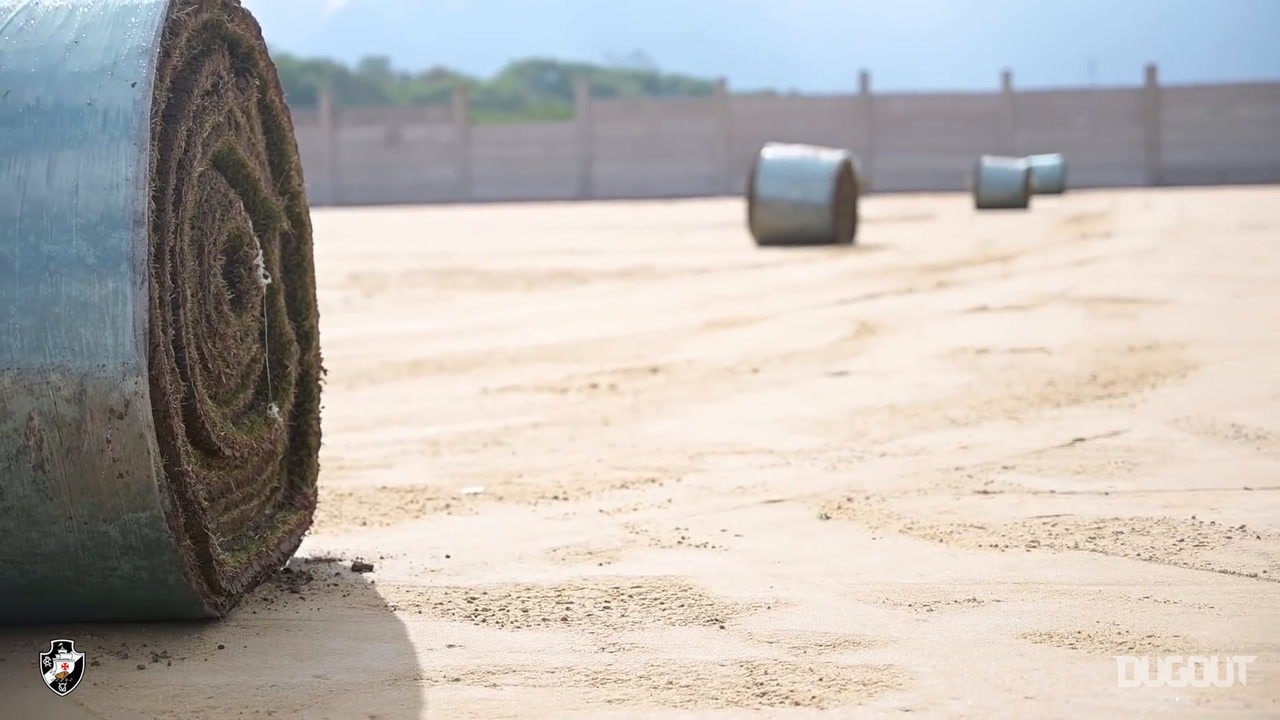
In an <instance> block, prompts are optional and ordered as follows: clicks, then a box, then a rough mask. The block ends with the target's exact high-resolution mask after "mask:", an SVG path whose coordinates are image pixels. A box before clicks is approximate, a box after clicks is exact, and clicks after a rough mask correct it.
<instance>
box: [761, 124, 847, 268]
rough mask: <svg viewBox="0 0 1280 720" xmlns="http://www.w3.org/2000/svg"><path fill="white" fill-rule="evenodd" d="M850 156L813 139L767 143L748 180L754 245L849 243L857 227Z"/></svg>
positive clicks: (843, 151)
mask: <svg viewBox="0 0 1280 720" xmlns="http://www.w3.org/2000/svg"><path fill="white" fill-rule="evenodd" d="M853 168H854V163H853V156H852V155H851V154H850V153H848V152H847V151H845V150H836V149H832V148H823V147H815V146H812V145H784V144H780V143H770V144H767V145H765V146H764V147H763V148H762V149H761V150H760V154H759V155H758V156H757V157H756V160H755V164H754V165H753V166H752V168H751V176H750V178H749V179H748V181H747V226H748V227H749V228H750V230H751V235H752V237H754V238H755V241H756V244H758V245H837V244H843V245H848V244H851V243H852V242H853V239H854V236H855V235H856V234H857V231H858V194H859V190H858V181H857V176H856V175H855V173H854V170H853Z"/></svg>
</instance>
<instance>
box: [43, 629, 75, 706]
mask: <svg viewBox="0 0 1280 720" xmlns="http://www.w3.org/2000/svg"><path fill="white" fill-rule="evenodd" d="M40 676H41V677H43V678H44V684H45V685H48V686H49V689H50V690H52V691H54V692H56V693H58V694H59V695H64V696H65V695H68V694H70V693H71V691H72V690H75V689H76V686H77V685H79V684H80V679H81V678H83V677H84V653H79V652H76V642H75V641H74V640H53V641H51V642H50V643H49V652H42V653H40Z"/></svg>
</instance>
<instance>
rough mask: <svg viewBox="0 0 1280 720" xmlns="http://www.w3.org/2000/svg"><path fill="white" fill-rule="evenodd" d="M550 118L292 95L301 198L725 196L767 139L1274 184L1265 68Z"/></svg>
mask: <svg viewBox="0 0 1280 720" xmlns="http://www.w3.org/2000/svg"><path fill="white" fill-rule="evenodd" d="M577 107H578V112H577V113H576V116H575V118H574V119H573V120H570V121H565V122H541V123H523V124H512V125H481V126H472V125H470V123H469V122H467V120H466V118H467V117H468V116H469V103H468V98H467V96H466V94H465V92H463V91H459V92H457V93H455V95H454V98H453V101H452V102H451V103H450V104H447V105H443V106H439V107H427V108H372V109H356V108H335V107H333V106H332V104H331V103H329V102H328V101H327V100H326V99H322V100H321V105H320V107H318V108H295V109H294V110H293V120H294V126H295V129H296V131H297V136H298V145H299V149H300V150H301V153H302V162H303V165H304V171H305V173H306V179H307V186H308V192H309V194H310V197H311V201H312V204H313V205H317V206H318V205H357V204H397V203H433V202H469V201H494V200H569V199H591V198H659V197H690V196H699V195H724V194H737V193H741V192H742V191H743V190H744V185H745V183H746V177H747V173H748V171H749V168H750V166H751V161H752V159H753V158H754V157H755V154H756V153H757V152H758V151H759V149H760V146H761V145H762V144H763V143H765V142H767V141H780V142H804V143H814V144H818V145H829V146H836V147H844V148H848V149H850V150H852V151H854V152H855V153H857V155H858V156H859V158H860V160H861V163H862V167H863V170H864V172H865V173H866V174H867V175H868V176H869V177H870V181H871V186H872V188H873V189H874V190H877V191H944V190H961V189H964V188H965V186H966V183H967V180H968V174H969V172H970V169H971V168H972V166H973V163H974V161H975V160H976V159H977V156H978V155H980V154H982V153H998V154H1017V155H1026V154H1032V153H1043V152H1061V153H1065V154H1066V156H1067V162H1068V165H1069V181H1070V184H1071V186H1072V187H1114V186H1126V185H1165V184H1168V185H1178V184H1222V183H1275V182H1280V83H1272V84H1237V85H1215V86H1192V87H1162V86H1161V85H1160V84H1159V82H1158V78H1157V75H1156V69H1155V68H1154V67H1150V66H1149V67H1148V68H1147V70H1146V78H1145V81H1144V83H1143V84H1142V85H1141V86H1137V87H1133V88H1106V89H1079V90H1051V91H1043V90H1037V91H1018V90H1016V89H1015V88H1014V85H1013V78H1012V76H1011V75H1010V74H1009V73H1007V72H1006V73H1004V74H1003V76H1002V78H1001V86H1000V90H999V91H998V92H991V93H948V94H937V93H935V94H924V93H914V94H878V93H873V92H872V91H871V78H870V76H869V75H868V74H867V73H865V72H864V73H862V75H861V78H860V88H859V92H858V93H857V94H856V95H847V96H825V97H812V96H770V97H764V96H732V95H730V94H729V93H728V90H727V88H726V87H725V86H724V83H721V84H720V85H719V86H718V87H717V88H716V92H715V93H714V94H713V95H711V96H710V97H702V98H672V99H651V98H645V99H609V100H601V99H591V98H590V97H589V92H588V90H587V88H586V87H585V86H581V85H580V86H579V88H578V96H577Z"/></svg>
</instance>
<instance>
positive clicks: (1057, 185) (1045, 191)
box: [1027, 153, 1067, 195]
mask: <svg viewBox="0 0 1280 720" xmlns="http://www.w3.org/2000/svg"><path fill="white" fill-rule="evenodd" d="M1027 164H1028V165H1030V166H1031V192H1032V193H1034V194H1036V195H1061V194H1062V193H1064V192H1066V191H1067V159H1066V158H1065V157H1063V156H1062V155H1061V154H1060V153H1048V154H1045V155H1028V156H1027Z"/></svg>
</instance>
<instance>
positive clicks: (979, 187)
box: [973, 155, 1031, 210]
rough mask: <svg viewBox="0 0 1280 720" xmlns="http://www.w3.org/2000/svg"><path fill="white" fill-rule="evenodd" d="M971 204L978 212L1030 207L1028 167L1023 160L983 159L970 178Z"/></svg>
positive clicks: (987, 157)
mask: <svg viewBox="0 0 1280 720" xmlns="http://www.w3.org/2000/svg"><path fill="white" fill-rule="evenodd" d="M973 204H974V207H976V208H977V209H979V210H997V209H1014V210H1022V209H1026V208H1028V207H1030V206H1031V167H1030V164H1029V163H1028V162H1027V161H1026V160H1025V159H1024V158H1015V157H1003V156H1000V155H983V156H982V157H980V158H978V165H977V167H976V168H975V170H974V176H973Z"/></svg>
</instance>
